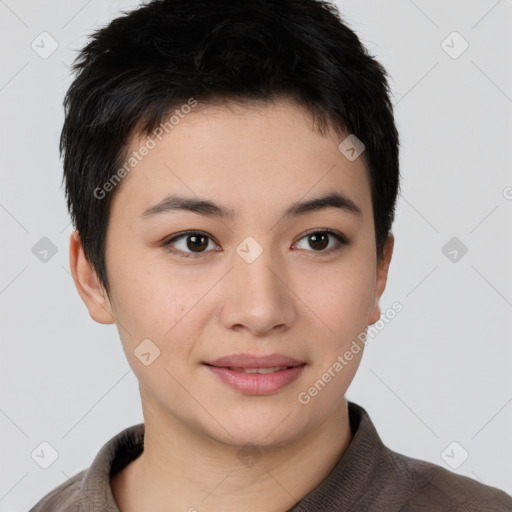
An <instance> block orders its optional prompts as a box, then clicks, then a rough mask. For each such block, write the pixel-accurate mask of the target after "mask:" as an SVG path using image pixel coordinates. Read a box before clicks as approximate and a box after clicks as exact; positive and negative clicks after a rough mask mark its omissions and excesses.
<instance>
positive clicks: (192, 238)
mask: <svg viewBox="0 0 512 512" xmlns="http://www.w3.org/2000/svg"><path fill="white" fill-rule="evenodd" d="M188 239H189V242H190V241H191V243H188V244H187V246H188V248H189V249H190V250H191V251H193V250H195V249H206V247H208V242H206V244H205V243H204V242H205V240H206V237H205V236H203V235H199V236H196V235H190V236H189V238H188ZM199 240H201V241H202V243H201V242H199V243H197V242H198V241H199Z"/></svg>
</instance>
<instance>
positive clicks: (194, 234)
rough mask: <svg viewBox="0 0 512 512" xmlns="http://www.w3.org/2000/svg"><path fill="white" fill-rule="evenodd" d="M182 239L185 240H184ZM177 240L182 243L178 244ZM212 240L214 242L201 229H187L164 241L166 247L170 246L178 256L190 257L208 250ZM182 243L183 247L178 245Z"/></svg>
mask: <svg viewBox="0 0 512 512" xmlns="http://www.w3.org/2000/svg"><path fill="white" fill-rule="evenodd" d="M182 239H184V240H183V241H182ZM177 241H180V243H179V244H176V242H177ZM210 241H212V242H213V239H212V238H211V237H210V236H208V235H206V234H204V233H201V232H200V231H187V232H185V233H181V234H179V235H176V236H173V237H172V238H170V239H169V240H167V241H166V242H164V244H163V245H164V247H168V248H169V250H170V251H171V252H173V253H175V254H176V255H177V256H180V257H182V258H190V257H191V256H192V257H194V256H196V255H200V254H201V253H204V252H206V249H207V248H208V246H209V242H210ZM180 244H181V247H176V246H179V245H180ZM171 246H172V247H171ZM187 250H190V251H191V252H187Z"/></svg>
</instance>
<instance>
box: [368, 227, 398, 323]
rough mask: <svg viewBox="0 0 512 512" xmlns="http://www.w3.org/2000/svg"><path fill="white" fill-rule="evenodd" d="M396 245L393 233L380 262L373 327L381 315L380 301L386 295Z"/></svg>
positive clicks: (372, 317) (371, 320) (373, 311)
mask: <svg viewBox="0 0 512 512" xmlns="http://www.w3.org/2000/svg"><path fill="white" fill-rule="evenodd" d="M394 244H395V237H394V236H393V235H392V233H389V234H388V238H387V240H386V243H385V244H384V251H383V253H384V255H383V258H382V260H380V261H379V262H378V267H377V281H376V284H375V302H374V305H373V308H372V309H371V311H370V316H369V318H368V325H372V324H374V323H375V322H377V321H378V320H379V318H380V315H381V310H380V306H379V300H380V297H381V295H382V294H383V293H384V289H385V288H386V282H387V279H388V269H389V264H390V263H391V255H392V254H393V246H394Z"/></svg>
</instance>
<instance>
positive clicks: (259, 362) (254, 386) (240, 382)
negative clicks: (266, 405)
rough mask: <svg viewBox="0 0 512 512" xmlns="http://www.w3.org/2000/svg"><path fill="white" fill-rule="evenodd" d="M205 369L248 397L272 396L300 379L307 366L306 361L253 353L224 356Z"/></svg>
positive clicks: (207, 364) (208, 364)
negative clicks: (248, 371) (252, 371)
mask: <svg viewBox="0 0 512 512" xmlns="http://www.w3.org/2000/svg"><path fill="white" fill-rule="evenodd" d="M205 366H206V368H208V370H209V371H211V372H212V373H213V374H214V375H215V376H216V377H218V378H219V379H220V380H221V381H222V382H223V383H224V384H227V385H228V386H230V387H231V388H233V389H236V390H237V391H240V392H241V393H244V394H247V395H270V394H272V393H276V392H278V391H279V390H281V389H283V388H284V387H286V386H288V385H289V384H291V383H292V382H294V381H295V380H297V379H298V378H299V376H300V375H301V374H302V371H303V370H304V367H305V366H306V363H305V362H301V361H297V360H296V359H293V358H291V357H288V356H284V355H281V354H271V355H266V356H253V355H250V354H232V355H229V356H225V357H221V358H220V359H216V360H215V361H212V362H211V363H205ZM274 367H277V368H280V367H286V368H285V369H282V370H278V371H275V372H272V373H244V372H243V370H244V369H254V368H274Z"/></svg>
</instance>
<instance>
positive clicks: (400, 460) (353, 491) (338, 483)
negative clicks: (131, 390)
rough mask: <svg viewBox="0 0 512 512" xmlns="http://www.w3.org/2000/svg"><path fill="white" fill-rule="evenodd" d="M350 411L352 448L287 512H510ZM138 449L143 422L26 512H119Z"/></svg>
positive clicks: (498, 498)
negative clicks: (121, 489)
mask: <svg viewBox="0 0 512 512" xmlns="http://www.w3.org/2000/svg"><path fill="white" fill-rule="evenodd" d="M348 406H349V415H350V426H351V428H352V434H353V438H352V441H351V443H350V445H349V447H348V448H347V450H346V451H345V453H344V454H343V456H342V457H341V459H340V460H339V462H338V464H337V465H336V466H335V467H334V468H333V470H332V471H331V473H330V474H329V475H328V476H327V477H326V478H325V479H324V480H323V481H322V482H321V483H320V484H319V485H318V486H317V487H316V488H315V489H313V490H312V491H311V492H310V493H309V494H307V495H306V496H305V497H304V498H302V499H301V500H300V501H299V502H298V503H296V504H295V505H294V506H293V507H292V508H291V509H289V511H287V512H335V511H336V512H341V511H347V512H348V511H350V512H512V497H511V496H509V495H508V494H506V493H505V492H503V491H500V490H498V489H496V488H494V487H490V486H486V485H484V484H481V483H479V482H477V481H476V480H473V479H471V478H468V477H465V476H462V475H458V474H456V473H453V472H451V471H448V470H447V469H444V468H442V467H440V466H437V465H435V464H431V463H429V462H426V461H422V460H419V459H413V458H411V457H407V456H405V455H401V454H399V453H396V452H393V451H392V450H390V449H389V448H387V447H386V446H385V445H384V444H383V443H382V441H381V439H380V437H379V435H378V434H377V431H376V430H375V427H374V425H373V423H372V421H371V420H370V417H369V416H368V413H367V412H366V411H365V409H363V408H362V407H361V406H359V405H357V404H355V403H353V402H348ZM143 448H144V424H143V423H141V424H139V425H134V426H132V427H129V428H127V429H125V430H123V431H122V432H120V433H119V434H117V435H116V436H115V437H113V438H112V439H111V440H110V441H108V442H107V443H106V444H105V445H104V446H103V447H102V448H101V450H100V452H99V453H98V454H97V456H96V458H95V459H94V461H93V463H92V465H91V466H90V467H89V469H87V470H84V471H82V472H80V473H78V474H76V475H75V476H73V477H72V478H70V479H69V480H68V481H66V482H64V483H63V484H61V485H60V486H59V487H57V488H56V489H54V490H53V491H52V492H50V493H49V494H47V495H46V496H45V497H44V498H42V499H41V500H40V501H39V502H38V503H37V504H36V505H35V506H34V507H33V508H32V509H31V510H30V512H120V511H119V508H118V507H117V505H116V502H115V500H114V497H113V495H112V491H111V488H110V476H111V475H113V474H115V473H116V472H117V471H119V470H120V469H121V468H123V467H124V466H126V465H127V464H128V463H129V462H131V461H132V460H133V459H135V458H136V457H138V456H139V455H140V454H141V452H142V450H143ZM141 512H148V511H141ZM170 512H172V511H170ZM219 512H222V511H219ZM262 512H265V511H262ZM283 512H285V511H283Z"/></svg>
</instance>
